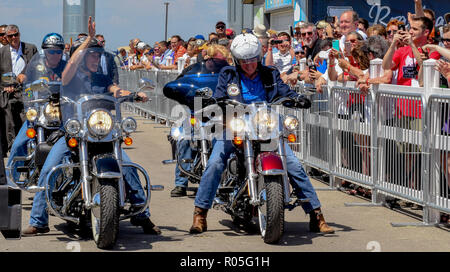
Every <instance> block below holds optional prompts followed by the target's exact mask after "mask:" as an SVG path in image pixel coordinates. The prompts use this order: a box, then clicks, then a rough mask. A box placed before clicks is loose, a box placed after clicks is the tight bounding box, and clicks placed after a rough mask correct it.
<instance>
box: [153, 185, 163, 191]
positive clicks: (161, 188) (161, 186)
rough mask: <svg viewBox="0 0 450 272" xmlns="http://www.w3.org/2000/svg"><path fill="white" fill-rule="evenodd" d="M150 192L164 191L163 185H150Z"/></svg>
mask: <svg viewBox="0 0 450 272" xmlns="http://www.w3.org/2000/svg"><path fill="white" fill-rule="evenodd" d="M150 191H164V186H163V185H151V186H150Z"/></svg>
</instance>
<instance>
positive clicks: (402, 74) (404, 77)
mask: <svg viewBox="0 0 450 272" xmlns="http://www.w3.org/2000/svg"><path fill="white" fill-rule="evenodd" d="M419 52H420V53H422V48H419ZM440 57H441V56H440V55H439V53H438V52H436V51H435V52H433V53H431V54H430V59H436V60H438V59H439V58H440ZM392 61H393V62H394V64H395V66H394V67H392V69H391V70H392V71H395V70H397V69H398V77H397V85H403V86H411V83H412V80H413V79H417V78H418V75H419V69H420V67H419V65H418V64H417V60H416V59H415V58H414V54H413V51H412V48H411V46H404V47H401V48H399V49H398V50H397V51H395V53H394V57H393V58H392ZM396 110H397V116H398V117H399V118H401V117H402V116H408V117H414V118H422V104H421V103H420V101H416V100H411V99H398V100H397V106H396Z"/></svg>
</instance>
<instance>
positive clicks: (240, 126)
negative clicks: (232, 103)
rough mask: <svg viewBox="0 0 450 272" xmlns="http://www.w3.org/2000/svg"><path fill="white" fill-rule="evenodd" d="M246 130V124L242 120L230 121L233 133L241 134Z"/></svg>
mask: <svg viewBox="0 0 450 272" xmlns="http://www.w3.org/2000/svg"><path fill="white" fill-rule="evenodd" d="M244 128H245V122H244V120H242V119H241V118H233V119H231V121H230V129H231V131H233V132H237V133H241V132H242V131H243V130H244Z"/></svg>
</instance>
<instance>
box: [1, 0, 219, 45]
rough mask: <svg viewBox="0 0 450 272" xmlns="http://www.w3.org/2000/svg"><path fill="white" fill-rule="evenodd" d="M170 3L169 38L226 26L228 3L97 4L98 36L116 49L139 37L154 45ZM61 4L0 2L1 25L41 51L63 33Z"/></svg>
mask: <svg viewBox="0 0 450 272" xmlns="http://www.w3.org/2000/svg"><path fill="white" fill-rule="evenodd" d="M164 2H169V3H170V4H169V23H168V36H169V37H170V36H172V35H175V34H178V35H180V36H181V37H182V38H183V39H186V40H187V39H189V38H190V37H192V36H195V35H197V34H202V35H204V36H205V37H207V34H208V33H210V32H213V31H215V29H214V27H215V24H216V22H217V21H224V22H226V19H227V0H126V1H125V0H96V2H95V5H96V11H95V21H96V24H97V33H102V34H103V35H104V36H105V40H106V46H107V47H108V48H111V49H115V48H117V47H119V46H124V45H128V43H129V41H130V39H132V38H135V37H138V38H140V39H141V40H143V41H145V42H147V43H149V44H150V45H153V43H154V42H156V41H160V40H163V39H164V24H165V6H164ZM62 12H63V0H0V24H16V25H18V26H19V28H20V32H21V39H22V41H25V42H31V43H34V44H35V45H36V46H37V47H40V44H41V42H42V38H43V37H44V35H45V34H47V33H50V32H58V33H61V34H62V31H63V26H62V24H63V14H62Z"/></svg>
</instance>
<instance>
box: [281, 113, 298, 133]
mask: <svg viewBox="0 0 450 272" xmlns="http://www.w3.org/2000/svg"><path fill="white" fill-rule="evenodd" d="M298 124H299V122H298V119H297V117H295V116H292V115H287V116H286V117H285V118H284V127H285V128H286V129H287V130H289V131H294V130H296V129H297V128H298Z"/></svg>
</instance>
